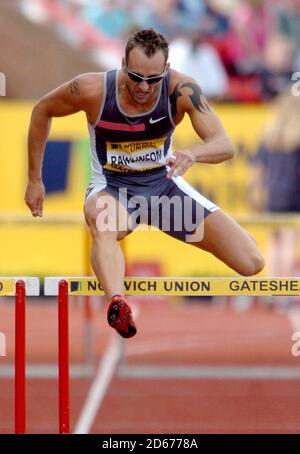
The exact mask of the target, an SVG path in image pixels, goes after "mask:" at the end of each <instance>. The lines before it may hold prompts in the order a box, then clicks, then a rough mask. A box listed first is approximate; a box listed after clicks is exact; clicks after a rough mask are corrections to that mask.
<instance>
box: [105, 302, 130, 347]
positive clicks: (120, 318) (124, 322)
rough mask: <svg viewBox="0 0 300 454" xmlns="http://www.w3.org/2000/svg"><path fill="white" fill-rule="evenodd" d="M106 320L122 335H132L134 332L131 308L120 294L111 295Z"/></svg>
mask: <svg viewBox="0 0 300 454" xmlns="http://www.w3.org/2000/svg"><path fill="white" fill-rule="evenodd" d="M107 321H108V324H109V325H110V326H111V327H112V328H115V330H116V331H118V333H119V334H120V336H122V337H126V338H128V337H133V336H134V335H135V334H136V331H137V330H136V326H135V323H134V320H133V317H132V312H131V309H130V307H129V306H128V304H127V301H126V299H125V298H124V297H123V296H121V295H115V296H113V297H112V299H111V302H110V304H109V306H108V309H107Z"/></svg>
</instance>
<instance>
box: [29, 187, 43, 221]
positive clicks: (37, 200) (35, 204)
mask: <svg viewBox="0 0 300 454" xmlns="http://www.w3.org/2000/svg"><path fill="white" fill-rule="evenodd" d="M44 198H45V186H44V184H43V182H42V181H32V180H29V182H28V185H27V189H26V193H25V202H26V205H27V206H28V207H29V208H30V211H31V213H32V216H34V217H37V216H40V217H42V216H43V203H44Z"/></svg>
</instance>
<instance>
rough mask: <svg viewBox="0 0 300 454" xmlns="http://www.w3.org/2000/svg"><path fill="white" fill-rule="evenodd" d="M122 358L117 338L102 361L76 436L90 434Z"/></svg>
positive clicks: (76, 428) (84, 407) (78, 422)
mask: <svg viewBox="0 0 300 454" xmlns="http://www.w3.org/2000/svg"><path fill="white" fill-rule="evenodd" d="M119 358H120V343H119V339H117V338H116V337H115V336H114V338H113V340H112V342H111V344H110V346H109V347H108V349H107V351H106V352H105V354H104V356H103V358H102V359H101V361H100V363H99V366H98V369H97V373H96V376H95V379H94V381H93V383H92V385H91V387H90V390H89V393H88V396H87V399H86V401H85V403H84V406H83V409H82V411H81V414H80V416H79V419H78V421H77V424H76V426H75V429H74V433H75V434H88V433H89V431H90V428H91V426H92V424H93V421H94V419H95V417H96V414H97V412H98V410H99V408H100V406H101V403H102V401H103V399H104V396H105V393H106V390H107V388H108V386H109V384H110V382H111V380H112V378H113V375H114V372H115V369H116V367H117V364H118V361H119Z"/></svg>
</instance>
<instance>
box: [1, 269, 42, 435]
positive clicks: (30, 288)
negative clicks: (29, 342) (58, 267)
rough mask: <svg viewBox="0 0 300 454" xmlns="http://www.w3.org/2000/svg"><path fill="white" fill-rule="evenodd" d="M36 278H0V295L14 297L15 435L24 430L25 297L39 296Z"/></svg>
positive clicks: (22, 432)
mask: <svg viewBox="0 0 300 454" xmlns="http://www.w3.org/2000/svg"><path fill="white" fill-rule="evenodd" d="M39 294H40V283H39V279H38V278H37V277H0V295H1V296H14V297H15V433H16V434H24V433H25V430H26V296H39Z"/></svg>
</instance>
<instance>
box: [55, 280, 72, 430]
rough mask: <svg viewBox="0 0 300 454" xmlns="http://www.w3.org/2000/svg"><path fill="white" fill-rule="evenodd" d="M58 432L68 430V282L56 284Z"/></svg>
mask: <svg viewBox="0 0 300 454" xmlns="http://www.w3.org/2000/svg"><path fill="white" fill-rule="evenodd" d="M58 381H59V433H60V434H67V433H69V432H70V395H69V394H70V392H69V314H68V282H67V281H64V280H62V281H60V282H59V285H58Z"/></svg>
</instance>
